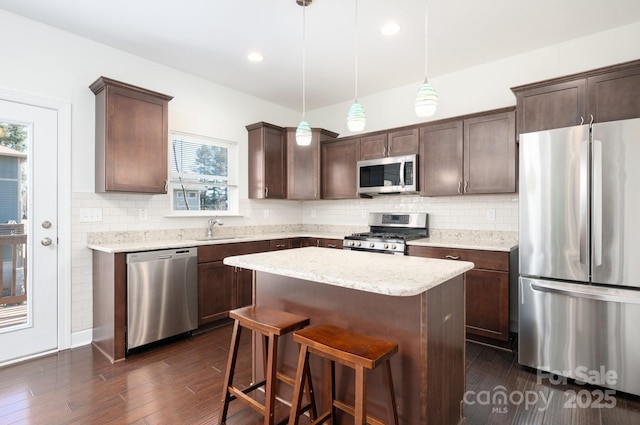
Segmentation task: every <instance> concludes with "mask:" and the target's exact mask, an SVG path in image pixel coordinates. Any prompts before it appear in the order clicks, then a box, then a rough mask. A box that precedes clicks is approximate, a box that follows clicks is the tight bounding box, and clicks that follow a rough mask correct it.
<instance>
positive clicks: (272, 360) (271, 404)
mask: <svg viewBox="0 0 640 425" xmlns="http://www.w3.org/2000/svg"><path fill="white" fill-rule="evenodd" d="M268 344H269V346H268V354H267V356H268V358H267V370H265V379H266V380H267V382H266V391H265V400H264V404H265V412H264V425H273V422H274V419H275V412H274V410H275V403H276V391H275V390H276V369H277V368H276V362H277V361H278V335H269V342H268Z"/></svg>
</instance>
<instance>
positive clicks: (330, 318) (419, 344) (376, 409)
mask: <svg viewBox="0 0 640 425" xmlns="http://www.w3.org/2000/svg"><path fill="white" fill-rule="evenodd" d="M450 282H452V283H453V285H454V286H455V285H456V284H457V285H458V286H462V278H461V277H460V278H459V279H458V280H456V279H453V280H452V281H450ZM443 285H445V286H446V285H447V284H443ZM254 289H255V303H256V304H257V305H264V306H270V307H274V308H279V309H283V310H286V311H290V312H292V313H297V314H303V315H306V316H308V317H309V318H310V319H311V324H317V323H328V324H333V325H336V326H341V327H344V328H347V329H350V330H353V331H356V332H362V333H365V334H369V335H372V336H377V337H380V338H385V339H389V340H393V341H396V342H397V343H398V345H399V352H398V354H396V355H395V356H394V357H393V358H392V360H391V364H392V373H393V379H394V386H395V390H396V398H397V402H398V411H399V416H400V423H420V424H429V425H433V424H457V423H458V422H459V418H458V419H457V420H451V421H449V419H447V418H448V417H449V415H448V414H444V413H443V408H445V410H446V412H451V411H453V410H456V411H458V413H459V406H460V401H461V400H462V394H461V395H460V398H459V399H458V400H455V401H452V400H451V397H449V396H448V395H444V394H443V395H442V397H440V398H438V396H437V394H438V393H441V392H442V391H441V390H440V389H439V388H433V391H428V389H429V387H430V386H432V385H435V384H433V383H432V382H444V381H445V380H447V379H452V378H453V379H462V384H461V386H462V388H464V352H462V356H461V357H462V360H461V365H460V367H461V368H462V372H463V375H462V377H460V376H459V374H453V377H452V376H451V374H450V371H449V370H444V369H442V367H440V366H438V367H435V364H434V365H432V367H433V370H429V371H428V367H429V365H428V363H427V358H428V354H427V353H428V348H427V344H428V343H430V342H431V341H435V343H437V344H443V343H444V344H448V343H449V341H448V340H447V337H446V334H447V333H448V332H449V330H448V329H449V328H452V327H453V326H454V325H455V324H456V323H457V324H458V325H459V327H460V329H458V330H456V331H455V332H454V334H455V335H454V336H453V337H452V339H456V338H458V337H459V336H460V335H461V338H462V346H463V347H464V320H463V321H462V322H456V321H455V320H454V321H451V322H450V323H449V321H450V320H451V319H449V320H447V321H445V322H444V323H445V328H446V329H445V330H444V331H442V332H441V334H443V335H438V334H436V331H433V330H432V331H431V334H430V335H429V334H428V331H429V326H428V324H427V323H426V319H427V317H428V316H429V312H428V311H427V306H428V305H429V303H428V295H429V294H430V292H431V290H430V291H428V292H426V293H422V294H420V295H416V296H411V297H398V296H386V295H379V294H373V293H369V292H363V291H358V290H353V289H348V288H342V287H338V286H332V285H327V284H323V283H317V282H312V281H307V280H299V279H293V278H288V277H284V276H279V275H273V274H269V273H264V272H256V273H255V288H254ZM463 300H464V298H461V299H458V300H457V302H456V303H455V304H456V305H459V308H461V309H462V310H461V311H460V312H454V313H455V314H452V316H451V317H454V316H455V318H456V319H457V317H458V315H460V314H462V315H464V301H463ZM442 301H447V300H443V299H440V300H439V301H434V303H438V302H442ZM445 310H446V309H445ZM450 310H451V309H449V310H447V313H446V314H449V313H448V312H450ZM437 315H438V312H436V311H435V308H434V309H433V311H432V312H431V313H430V316H431V317H434V318H435V319H434V320H436V322H437V323H441V324H442V323H443V319H442V317H437ZM437 323H436V324H433V325H432V326H431V328H437V327H438V325H437ZM443 338H444V339H443ZM459 345H460V343H459V342H456V347H459ZM280 346H281V348H282V350H281V353H280V355H279V366H278V367H279V368H280V369H281V370H282V371H284V372H285V373H287V374H289V375H291V376H293V375H294V374H295V365H296V360H297V352H298V347H297V344H295V343H293V341H292V340H291V338H290V336H286V337H284V338H281V342H280ZM443 349H446V347H445V348H443ZM463 349H464V348H463ZM435 351H436V352H437V351H438V350H437V349H436V350H435ZM452 351H454V352H455V351H456V350H455V349H454V350H452ZM255 352H256V353H261V347H260V344H257V346H256V351H255ZM448 355H449V353H444V354H442V355H441V358H444V357H446V356H448ZM432 356H433V357H434V358H435V357H436V355H435V354H432ZM459 358H460V355H458V357H457V358H456V357H454V358H453V359H452V360H451V362H454V361H456V359H457V360H458V361H459ZM311 368H312V374H313V378H314V382H317V384H316V385H315V388H314V389H315V390H316V394H317V396H318V399H319V402H320V403H323V395H322V391H323V387H322V385H321V383H322V379H321V378H322V376H323V373H324V370H323V368H324V364H323V363H322V362H321V361H320V360H319V359H317V358H312V363H311ZM254 370H255V373H256V374H257V376H256V378H259V377H260V375H261V370H262V363H261V359H260V357H259V356H258V357H257V358H256V359H255V361H254ZM427 375H428V376H427ZM436 375H439V377H438V376H436ZM336 377H337V380H338V383H337V388H338V389H339V395H340V396H341V397H345V398H346V399H347V400H352V398H353V373H352V371H351V370H347V369H340V370H339V372H337V373H336ZM368 382H369V385H368V390H369V391H368V405H367V407H368V412H369V413H371V414H373V415H374V416H377V417H381V418H384V417H385V414H386V413H385V412H386V410H385V409H386V405H385V403H384V392H383V391H382V377H381V370H376V371H374V372H372V373H370V374H369V377H368ZM282 389H283V390H285V394H286V395H287V396H288V391H286V388H282ZM428 395H431V397H430V399H431V403H432V406H427V402H428V400H429V398H428V397H427V396H428ZM445 403H452V404H453V406H445ZM445 420H447V422H445Z"/></svg>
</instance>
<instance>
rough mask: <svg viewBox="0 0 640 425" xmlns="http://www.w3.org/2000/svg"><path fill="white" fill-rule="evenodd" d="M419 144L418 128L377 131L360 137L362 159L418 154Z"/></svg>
mask: <svg viewBox="0 0 640 425" xmlns="http://www.w3.org/2000/svg"><path fill="white" fill-rule="evenodd" d="M419 146H420V139H419V131H418V129H417V128H410V129H398V130H393V131H389V132H384V133H375V134H371V135H367V136H362V137H361V138H360V159H362V160H365V159H377V158H385V157H388V156H401V155H411V154H417V153H418V151H419V150H420V147H419Z"/></svg>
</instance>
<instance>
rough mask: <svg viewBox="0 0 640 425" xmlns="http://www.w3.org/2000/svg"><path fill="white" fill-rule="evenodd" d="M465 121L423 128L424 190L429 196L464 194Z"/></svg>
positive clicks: (420, 161) (421, 183)
mask: <svg viewBox="0 0 640 425" xmlns="http://www.w3.org/2000/svg"><path fill="white" fill-rule="evenodd" d="M462 149H463V139H462V121H460V120H454V121H450V122H445V123H439V124H433V125H428V126H426V127H423V128H422V129H420V157H419V159H418V164H419V167H420V170H421V172H420V182H419V184H420V192H421V193H422V194H424V195H427V196H436V195H457V194H462V181H463V177H462Z"/></svg>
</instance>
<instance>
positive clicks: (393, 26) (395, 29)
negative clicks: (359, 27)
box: [380, 21, 400, 35]
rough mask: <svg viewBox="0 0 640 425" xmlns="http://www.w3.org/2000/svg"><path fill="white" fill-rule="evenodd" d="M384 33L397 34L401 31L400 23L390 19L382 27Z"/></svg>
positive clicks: (381, 30)
mask: <svg viewBox="0 0 640 425" xmlns="http://www.w3.org/2000/svg"><path fill="white" fill-rule="evenodd" d="M380 32H381V33H383V34H384V35H395V34H397V33H399V32H400V25H398V23H397V22H394V21H389V22H387V23H386V24H384V25H383V26H382V28H380Z"/></svg>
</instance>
